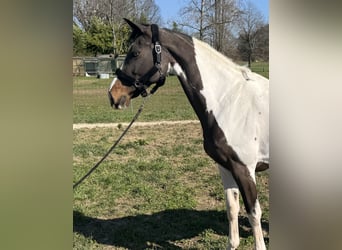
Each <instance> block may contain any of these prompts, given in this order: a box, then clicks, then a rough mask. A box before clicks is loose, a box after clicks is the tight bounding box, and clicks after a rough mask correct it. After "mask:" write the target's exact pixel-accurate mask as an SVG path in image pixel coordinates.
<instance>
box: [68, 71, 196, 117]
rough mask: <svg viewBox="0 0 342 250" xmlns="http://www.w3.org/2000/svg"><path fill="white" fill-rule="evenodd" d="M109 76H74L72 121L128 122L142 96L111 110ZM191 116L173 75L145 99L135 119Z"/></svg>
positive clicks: (188, 106)
mask: <svg viewBox="0 0 342 250" xmlns="http://www.w3.org/2000/svg"><path fill="white" fill-rule="evenodd" d="M111 81H112V79H107V80H103V79H101V80H99V79H96V78H85V77H82V78H74V83H73V86H74V90H73V92H74V94H73V112H74V123H96V122H129V121H130V120H131V119H132V117H133V116H134V114H135V113H136V111H137V109H138V108H139V106H140V104H141V101H142V98H140V97H139V98H135V99H133V100H132V106H133V108H132V107H129V108H127V109H125V110H114V109H113V108H111V107H110V105H109V100H108V96H107V89H108V87H109V84H110V82H111ZM188 119H190V120H192V119H197V118H196V115H195V113H194V111H193V109H192V107H191V106H190V104H189V101H188V100H187V98H186V96H185V94H184V92H183V90H182V88H181V86H180V83H179V82H178V79H177V77H175V76H170V77H168V78H167V80H166V83H165V85H164V86H163V87H162V88H160V89H159V90H158V91H157V92H156V93H155V94H154V95H153V96H152V98H150V100H149V101H148V102H147V103H146V105H145V109H144V112H143V113H142V114H141V116H140V117H139V121H158V120H188Z"/></svg>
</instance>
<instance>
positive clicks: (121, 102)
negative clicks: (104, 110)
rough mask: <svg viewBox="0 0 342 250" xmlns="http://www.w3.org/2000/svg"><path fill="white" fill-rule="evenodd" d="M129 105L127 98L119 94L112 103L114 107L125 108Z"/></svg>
mask: <svg viewBox="0 0 342 250" xmlns="http://www.w3.org/2000/svg"><path fill="white" fill-rule="evenodd" d="M128 105H129V100H128V98H127V97H126V96H121V97H120V98H119V101H118V102H117V103H114V105H112V107H113V108H115V109H125V108H127V107H128Z"/></svg>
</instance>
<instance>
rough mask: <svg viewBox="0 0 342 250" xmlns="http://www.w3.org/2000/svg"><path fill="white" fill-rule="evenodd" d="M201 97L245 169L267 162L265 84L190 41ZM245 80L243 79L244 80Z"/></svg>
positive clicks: (246, 70) (206, 45) (230, 62)
mask: <svg viewBox="0 0 342 250" xmlns="http://www.w3.org/2000/svg"><path fill="white" fill-rule="evenodd" d="M193 41H194V48H195V59H196V64H197V66H198V68H199V71H200V75H201V79H202V84H203V89H202V90H201V94H202V95H203V96H204V98H205V100H206V104H207V111H208V112H212V113H213V115H214V116H215V118H216V121H217V123H218V125H219V127H220V128H221V129H222V131H223V132H224V135H225V137H226V140H227V141H228V143H229V145H230V146H232V147H233V149H234V150H235V151H236V152H237V154H238V155H239V157H240V159H241V160H242V161H243V162H244V163H245V164H246V165H247V166H252V165H254V166H253V167H255V164H256V163H257V162H259V161H262V162H266V163H268V161H269V137H268V129H269V126H268V124H269V120H268V115H269V106H268V105H269V90H268V89H269V82H268V79H266V78H264V77H262V76H260V75H258V74H255V73H253V72H251V71H250V70H249V69H248V68H245V67H242V66H239V65H237V64H235V63H234V62H232V61H231V60H230V59H228V58H226V57H225V56H224V55H222V54H220V53H219V52H217V51H216V50H214V49H213V48H211V47H210V46H209V45H208V44H206V43H204V42H202V41H199V40H197V39H195V38H193ZM246 76H247V77H246Z"/></svg>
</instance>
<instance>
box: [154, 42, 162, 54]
mask: <svg viewBox="0 0 342 250" xmlns="http://www.w3.org/2000/svg"><path fill="white" fill-rule="evenodd" d="M154 50H155V51H156V53H157V54H160V53H161V50H162V49H161V46H160V44H159V43H158V42H156V44H155V45H154Z"/></svg>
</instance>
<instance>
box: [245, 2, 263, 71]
mask: <svg viewBox="0 0 342 250" xmlns="http://www.w3.org/2000/svg"><path fill="white" fill-rule="evenodd" d="M241 10H242V15H241V17H240V21H239V28H240V32H239V50H240V52H241V53H243V54H245V55H244V56H245V57H246V59H247V61H248V67H251V63H252V59H253V56H254V53H255V51H256V48H257V44H258V38H259V32H260V30H261V27H262V26H263V25H264V17H263V16H262V14H261V12H260V11H258V9H257V8H256V7H255V5H254V4H253V3H252V2H251V1H247V2H243V3H242V8H241Z"/></svg>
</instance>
